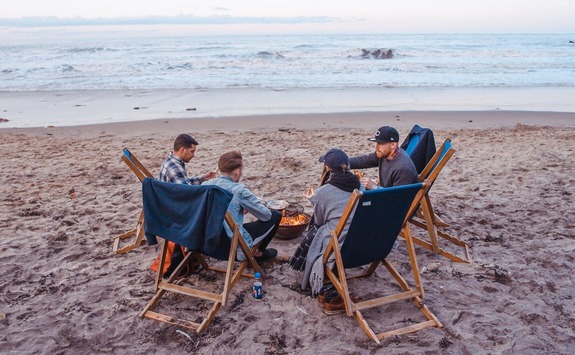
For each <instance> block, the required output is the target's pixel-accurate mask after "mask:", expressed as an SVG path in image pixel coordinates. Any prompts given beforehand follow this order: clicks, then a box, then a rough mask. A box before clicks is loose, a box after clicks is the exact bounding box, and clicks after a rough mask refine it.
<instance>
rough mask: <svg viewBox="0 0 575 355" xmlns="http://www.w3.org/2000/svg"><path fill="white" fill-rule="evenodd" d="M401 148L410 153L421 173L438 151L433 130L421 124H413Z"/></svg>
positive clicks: (418, 171)
mask: <svg viewBox="0 0 575 355" xmlns="http://www.w3.org/2000/svg"><path fill="white" fill-rule="evenodd" d="M401 148H402V149H404V150H405V151H406V153H407V155H409V157H410V158H411V160H412V161H413V165H415V169H416V170H417V173H418V174H420V173H421V172H422V171H423V169H424V168H425V166H426V165H427V163H429V161H430V160H431V158H432V157H433V155H434V154H435V151H436V148H435V138H434V137H433V131H432V130H431V129H429V128H424V127H420V126H419V125H415V126H413V128H412V129H411V131H410V132H409V134H408V135H407V137H406V138H405V141H403V143H401Z"/></svg>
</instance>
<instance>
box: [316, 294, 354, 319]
mask: <svg viewBox="0 0 575 355" xmlns="http://www.w3.org/2000/svg"><path fill="white" fill-rule="evenodd" d="M349 297H350V298H351V302H353V303H357V302H361V298H359V297H355V296H351V295H350V296H349ZM323 312H324V313H325V314H327V315H334V314H338V313H344V312H345V302H344V300H343V297H341V296H339V294H338V296H337V297H336V298H334V299H332V300H330V302H326V303H325V309H324V311H323Z"/></svg>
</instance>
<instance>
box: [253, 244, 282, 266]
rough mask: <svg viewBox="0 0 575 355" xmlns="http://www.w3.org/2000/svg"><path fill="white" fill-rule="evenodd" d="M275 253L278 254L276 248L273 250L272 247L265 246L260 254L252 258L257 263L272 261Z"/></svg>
mask: <svg viewBox="0 0 575 355" xmlns="http://www.w3.org/2000/svg"><path fill="white" fill-rule="evenodd" d="M277 255H278V251H277V250H275V249H274V248H267V249H266V250H264V252H263V253H262V255H260V256H255V257H254V259H256V261H257V262H258V263H265V262H266V261H272V260H273V259H275V258H276V256H277Z"/></svg>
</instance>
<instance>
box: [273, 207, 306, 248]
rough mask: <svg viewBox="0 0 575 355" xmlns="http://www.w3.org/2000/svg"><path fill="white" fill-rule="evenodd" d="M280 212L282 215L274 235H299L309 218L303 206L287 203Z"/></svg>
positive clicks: (287, 237)
mask: <svg viewBox="0 0 575 355" xmlns="http://www.w3.org/2000/svg"><path fill="white" fill-rule="evenodd" d="M281 212H282V215H283V217H282V219H281V222H280V226H279V228H278V231H277V233H276V237H278V238H280V239H293V238H296V237H299V236H300V235H301V234H302V233H303V231H304V230H305V229H306V228H307V226H308V224H309V222H310V220H311V216H310V215H309V214H307V213H305V212H304V208H303V206H302V205H300V204H297V203H290V204H288V206H287V207H285V208H284V209H283V210H281Z"/></svg>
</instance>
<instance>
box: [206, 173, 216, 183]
mask: <svg viewBox="0 0 575 355" xmlns="http://www.w3.org/2000/svg"><path fill="white" fill-rule="evenodd" d="M216 176H217V175H216V172H215V171H210V172H209V173H207V174H205V175H204V176H203V178H204V181H207V180H210V179H213V178H215V177H216Z"/></svg>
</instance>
